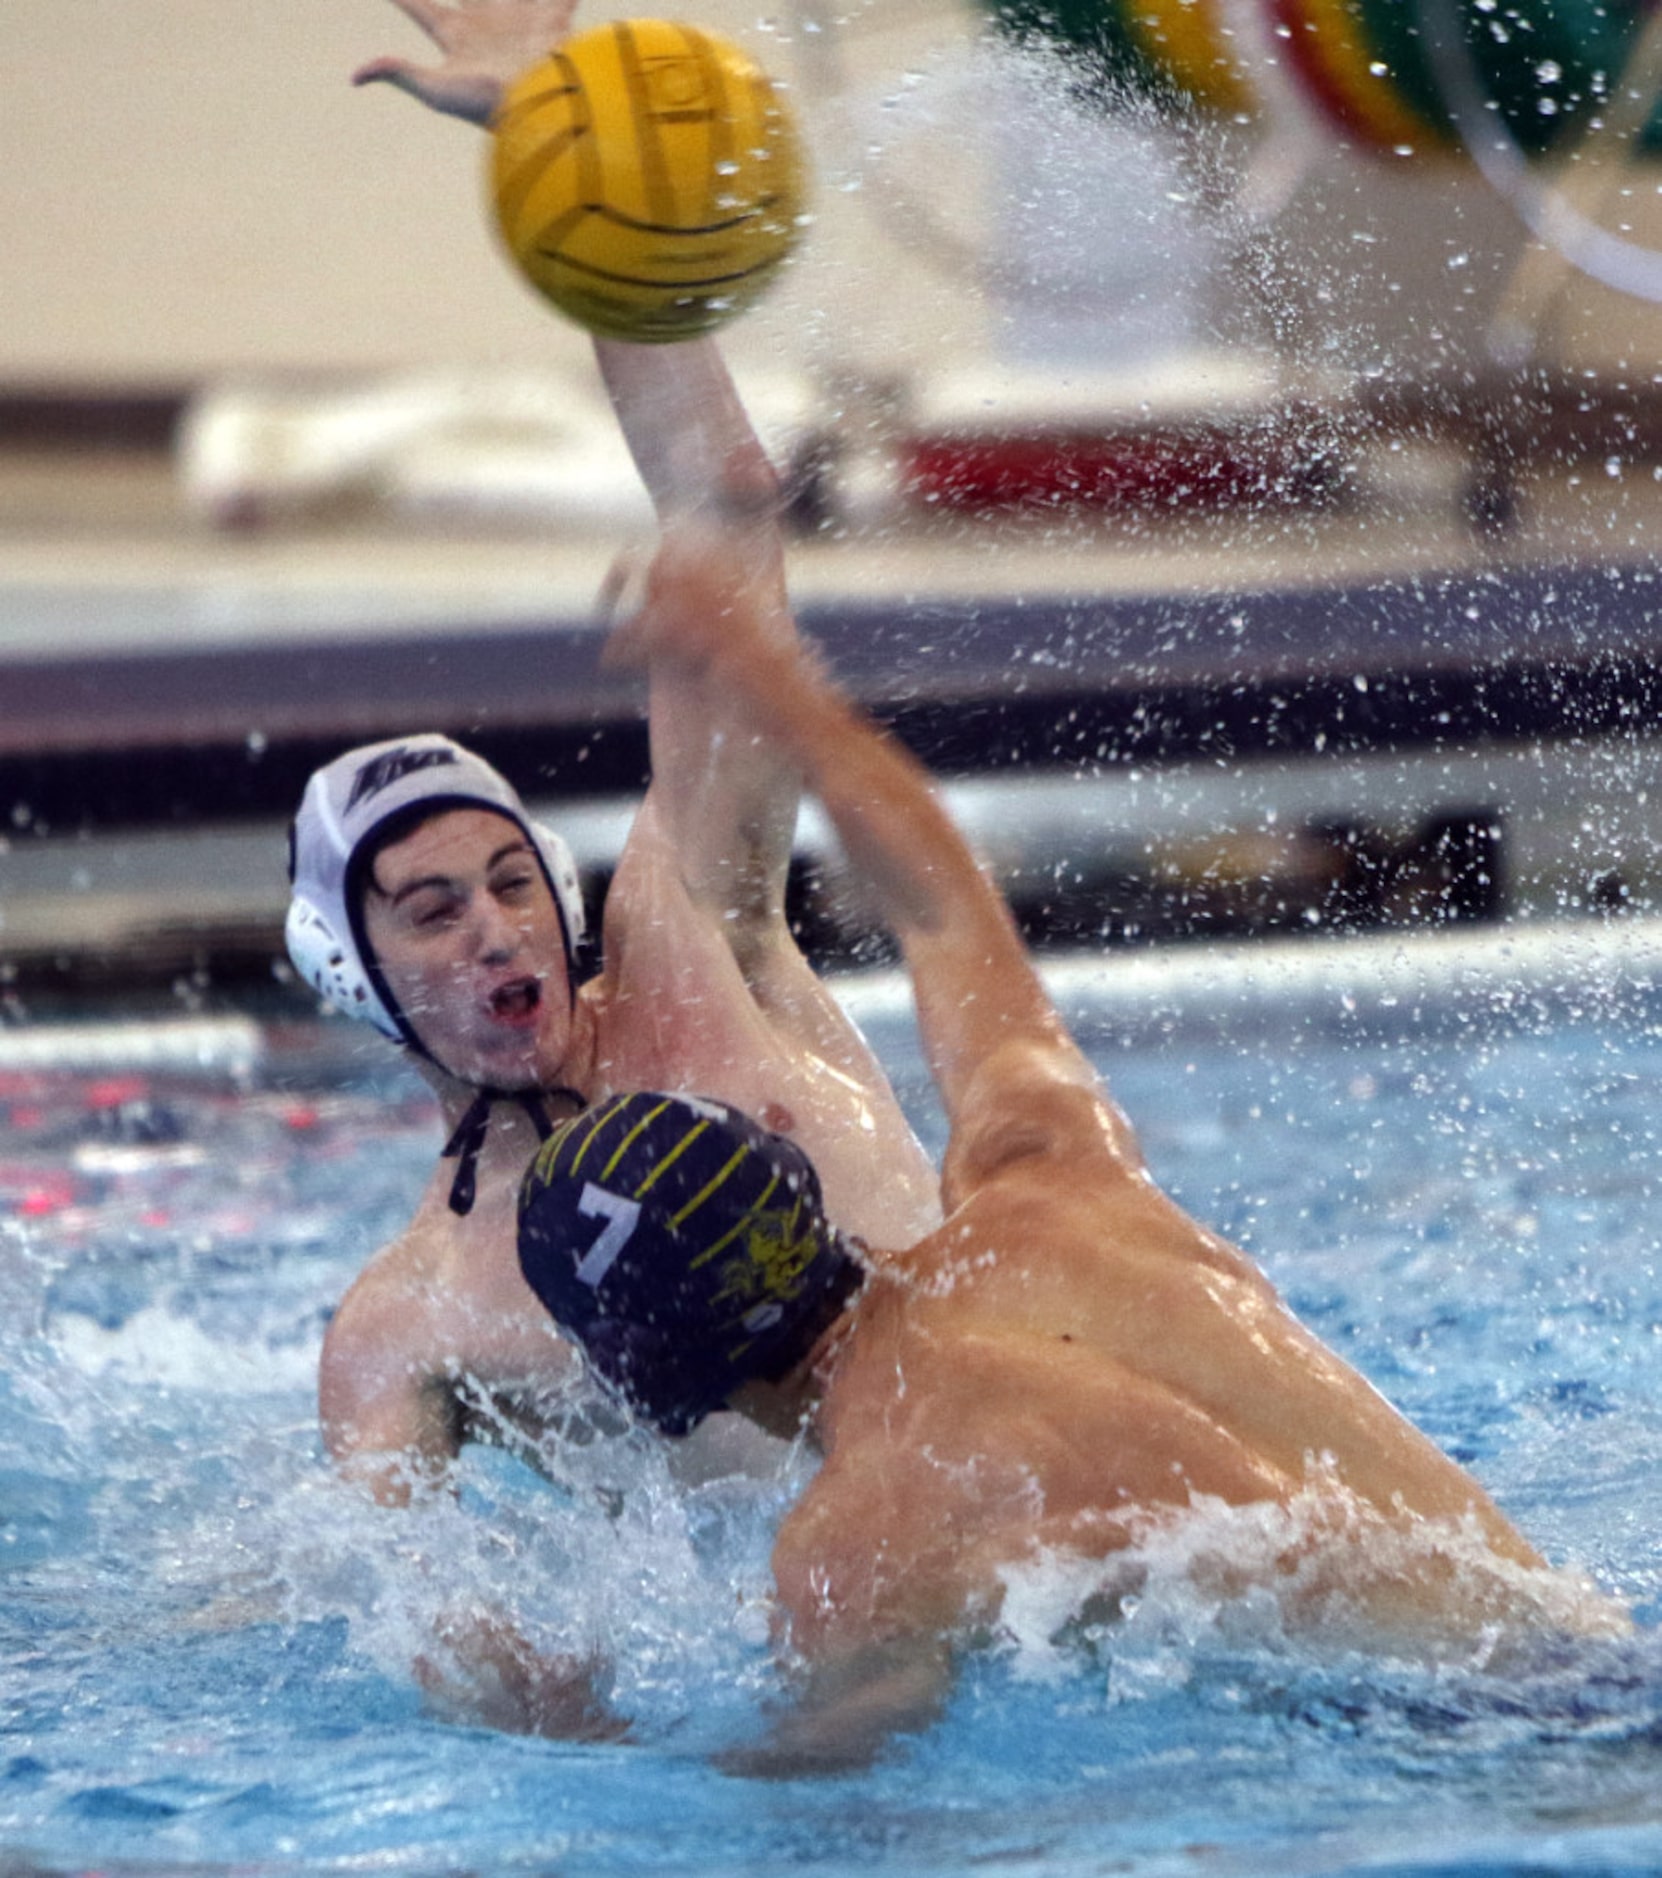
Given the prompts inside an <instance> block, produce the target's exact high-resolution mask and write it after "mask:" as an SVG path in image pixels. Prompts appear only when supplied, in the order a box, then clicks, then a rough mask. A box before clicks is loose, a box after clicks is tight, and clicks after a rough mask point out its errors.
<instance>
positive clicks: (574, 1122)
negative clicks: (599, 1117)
mask: <svg viewBox="0 0 1662 1878" xmlns="http://www.w3.org/2000/svg"><path fill="white" fill-rule="evenodd" d="M585 1119H586V1118H585V1117H583V1116H581V1115H572V1116H569V1117H568V1118H567V1119H566V1120H565V1121H563V1122H560V1123H558V1124H557V1125H556V1126H555V1129H554V1132H553V1133H552V1134H551V1135H550V1136H549V1137H548V1139H547V1140H546V1141H545V1142H544V1143H543V1144H542V1146H541V1147H540V1148H538V1150H537V1158H536V1159H535V1160H534V1161H533V1162H532V1163H531V1177H532V1179H533V1180H541V1181H550V1180H552V1179H553V1178H554V1177H555V1175H556V1174H558V1173H559V1171H560V1170H559V1168H558V1167H557V1166H556V1165H555V1163H556V1162H557V1161H558V1160H559V1158H560V1152H561V1150H562V1149H563V1148H564V1147H565V1145H566V1144H567V1142H569V1141H570V1139H571V1136H572V1131H573V1130H574V1129H575V1128H576V1127H577V1126H578V1124H579V1123H580V1122H582V1121H583V1120H585Z"/></svg>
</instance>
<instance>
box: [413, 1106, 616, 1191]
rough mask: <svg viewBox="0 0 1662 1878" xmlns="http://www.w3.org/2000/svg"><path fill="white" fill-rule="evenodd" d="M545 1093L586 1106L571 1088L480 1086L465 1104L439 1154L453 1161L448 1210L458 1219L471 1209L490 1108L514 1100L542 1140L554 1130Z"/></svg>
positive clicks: (488, 1123)
mask: <svg viewBox="0 0 1662 1878" xmlns="http://www.w3.org/2000/svg"><path fill="white" fill-rule="evenodd" d="M545 1096H569V1097H570V1098H571V1100H572V1101H574V1102H575V1103H576V1104H577V1106H578V1107H579V1108H580V1109H583V1108H587V1107H588V1104H587V1103H586V1102H585V1101H584V1100H583V1098H582V1097H581V1096H580V1095H579V1094H578V1093H577V1091H576V1090H575V1089H549V1090H546V1091H544V1090H529V1089H481V1090H480V1091H479V1093H478V1094H477V1095H476V1096H475V1097H474V1098H473V1100H472V1101H471V1102H470V1103H469V1104H468V1105H467V1111H466V1113H465V1114H464V1115H463V1116H462V1119H461V1120H460V1121H459V1122H458V1123H457V1124H456V1131H455V1133H454V1134H452V1135H451V1137H450V1139H449V1140H448V1141H447V1142H446V1143H445V1144H444V1148H443V1151H442V1152H441V1153H440V1155H439V1159H440V1160H443V1161H449V1160H454V1161H455V1163H456V1178H455V1179H454V1180H453V1181H451V1183H450V1210H451V1212H452V1213H454V1214H456V1215H457V1216H458V1218H465V1217H466V1216H467V1215H468V1214H469V1213H471V1212H472V1211H473V1200H474V1195H475V1194H476V1192H477V1191H478V1186H479V1155H480V1153H481V1151H482V1150H483V1148H484V1145H485V1137H486V1135H487V1134H489V1133H490V1125H491V1110H492V1109H493V1108H495V1107H496V1105H497V1103H498V1102H517V1103H518V1104H519V1106H520V1107H521V1108H522V1109H524V1111H525V1113H526V1114H527V1115H529V1116H530V1118H531V1126H532V1127H533V1128H535V1129H536V1131H537V1139H538V1140H539V1141H546V1140H547V1139H548V1137H549V1136H550V1135H551V1134H553V1132H554V1124H553V1123H552V1122H551V1121H550V1120H549V1119H548V1111H547V1109H546V1108H545V1107H544V1106H543V1103H544V1098H545Z"/></svg>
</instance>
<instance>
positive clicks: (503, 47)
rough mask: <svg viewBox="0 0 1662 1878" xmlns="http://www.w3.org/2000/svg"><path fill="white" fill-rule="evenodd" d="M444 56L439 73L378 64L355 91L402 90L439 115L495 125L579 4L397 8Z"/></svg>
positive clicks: (504, 0)
mask: <svg viewBox="0 0 1662 1878" xmlns="http://www.w3.org/2000/svg"><path fill="white" fill-rule="evenodd" d="M393 5H394V6H396V7H397V8H398V10H399V11H400V12H401V13H404V14H406V15H407V16H408V17H409V18H410V19H412V20H414V21H415V23H416V25H418V26H419V27H420V28H421V30H422V31H423V32H424V33H425V34H426V35H427V37H428V38H429V39H431V40H432V41H433V43H434V45H436V46H437V47H438V49H439V51H440V53H441V54H442V55H443V57H442V59H441V61H440V63H439V64H437V65H417V64H415V63H413V62H412V61H411V60H409V59H401V58H395V57H387V58H380V59H371V60H370V62H369V63H368V64H367V65H362V66H360V67H359V68H358V70H357V71H355V72H354V73H353V74H352V82H353V84H354V85H375V84H387V85H396V86H397V87H398V89H399V90H400V91H406V92H408V93H409V94H410V96H411V97H412V98H419V99H420V100H421V102H422V103H423V104H425V105H428V106H430V107H431V108H432V109H433V110H435V111H442V112H444V113H445V114H446V115H447V116H450V117H460V118H465V119H466V120H467V122H468V123H470V124H487V125H488V124H489V123H490V121H491V119H492V118H493V117H494V116H495V115H496V109H497V106H498V105H499V104H500V102H501V99H502V93H503V91H504V89H505V88H506V86H507V85H508V83H509V81H510V80H512V79H514V78H517V77H518V76H519V74H520V73H521V72H523V71H524V70H525V69H526V68H527V67H528V66H531V65H535V64H536V63H537V61H538V60H539V59H545V58H547V56H548V55H549V53H551V52H552V51H553V50H554V49H555V47H556V46H558V45H560V44H561V43H562V42H563V41H564V40H565V39H566V37H567V36H568V35H569V33H570V31H571V19H572V15H573V14H574V13H575V12H576V11H577V0H393Z"/></svg>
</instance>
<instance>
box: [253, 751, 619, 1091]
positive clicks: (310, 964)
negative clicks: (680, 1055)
mask: <svg viewBox="0 0 1662 1878" xmlns="http://www.w3.org/2000/svg"><path fill="white" fill-rule="evenodd" d="M468 808H478V809H490V810H493V811H494V812H495V813H496V814H498V815H501V816H504V817H505V818H506V819H507V820H508V821H510V822H512V823H513V824H514V825H515V827H517V828H518V829H519V830H520V831H521V833H523V834H524V836H525V838H526V840H527V841H529V842H530V844H531V846H532V848H533V850H534V851H535V853H536V856H537V859H538V860H539V862H540V863H541V865H542V870H543V873H544V874H545V875H546V876H547V879H548V885H549V890H550V891H551V892H552V894H553V896H554V905H555V908H556V910H557V911H558V913H559V916H560V931H561V934H562V935H563V937H564V940H565V952H566V972H567V976H568V979H569V981H570V984H571V986H572V990H573V994H574V995H575V991H576V984H577V948H578V946H579V945H580V944H581V943H582V939H583V896H582V891H581V888H580V887H579V884H578V879H577V866H576V863H575V862H574V861H573V860H572V857H571V850H570V849H569V848H568V847H567V846H566V844H565V843H564V842H563V841H562V840H561V839H560V837H559V836H558V835H556V834H555V833H554V832H553V830H552V829H549V828H545V827H544V826H543V825H542V824H541V823H540V822H534V821H532V820H531V818H530V816H529V815H528V814H527V813H526V811H525V804H524V803H523V802H522V801H521V800H520V798H519V793H518V791H517V790H515V789H514V787H513V785H512V784H511V783H509V781H508V780H507V778H506V777H505V776H502V775H500V774H499V773H498V772H497V771H496V770H494V769H492V768H491V766H490V764H489V763H487V762H485V761H484V759H483V758H482V757H477V756H475V755H473V753H472V752H471V751H469V750H464V749H463V748H462V746H461V745H460V744H459V743H452V742H451V740H450V739H449V738H448V737H441V736H437V735H432V734H428V735H423V736H418V737H395V738H393V739H392V740H391V741H389V742H387V743H372V744H365V745H362V746H361V747H360V748H358V749H356V750H348V751H347V752H346V754H345V755H344V756H339V757H336V758H335V760H334V762H332V763H326V764H325V765H324V766H323V768H322V769H319V770H314V771H313V772H312V776H311V780H310V781H309V782H308V783H307V784H306V793H305V794H304V795H303V796H302V797H301V800H300V808H299V812H298V813H297V814H296V815H295V818H294V824H293V827H292V828H291V829H290V831H289V883H290V885H291V887H292V889H293V895H292V898H291V899H290V901H289V911H288V919H287V922H286V923H285V926H284V935H283V936H284V938H285V940H286V941H287V944H288V952H289V957H290V958H291V959H292V960H293V961H294V967H295V970H296V971H298V972H299V973H300V975H301V977H302V978H304V979H305V980H306V982H307V983H308V984H310V985H311V986H313V987H314V988H315V989H316V990H317V991H318V992H320V993H321V994H322V996H323V997H324V998H325V999H327V1000H328V1002H329V1003H330V1004H332V1005H334V1006H335V1008H336V1009H337V1010H340V1011H344V1012H345V1013H346V1014H347V1016H349V1017H361V1018H365V1019H367V1020H368V1021H369V1022H370V1023H371V1024H373V1025H374V1026H375V1028H376V1029H377V1030H379V1031H380V1032H381V1033H382V1035H383V1036H387V1037H390V1038H392V1039H393V1041H394V1042H395V1043H404V1044H408V1045H409V1046H410V1047H411V1048H412V1049H415V1050H420V1051H422V1052H423V1054H425V1053H426V1046H425V1045H424V1044H423V1043H422V1041H421V1039H420V1037H418V1036H417V1035H416V1032H415V1028H414V1026H413V1025H412V1024H411V1023H410V1020H409V1019H408V1018H407V1017H406V1016H405V1015H404V1013H403V1012H402V1011H401V1010H399V1009H398V1007H397V1003H396V1001H395V1000H394V998H393V996H392V993H391V992H390V991H389V990H388V988H387V985H386V983H385V980H384V979H383V977H382V975H381V973H380V971H379V970H378V969H377V967H376V964H375V960H374V957H373V955H372V954H371V952H370V949H369V945H368V942H367V941H366V939H365V937H364V922H363V907H362V899H363V896H362V894H361V893H359V892H358V891H356V888H357V886H358V884H359V883H358V881H357V880H356V878H355V876H356V873H357V864H358V862H359V860H360V857H361V856H362V855H363V853H364V851H365V849H366V847H367V846H368V845H369V844H370V843H371V842H372V841H373V840H374V839H375V837H376V835H377V834H378V833H379V832H380V831H381V830H382V829H383V828H385V827H386V825H387V824H388V823H389V822H390V821H391V820H392V819H393V817H394V816H402V815H404V814H405V813H406V812H407V811H409V810H411V809H426V810H427V811H428V812H429V813H431V814H434V815H440V814H443V813H444V811H445V810H447V809H468Z"/></svg>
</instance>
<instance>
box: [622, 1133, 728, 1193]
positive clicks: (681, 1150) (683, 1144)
mask: <svg viewBox="0 0 1662 1878" xmlns="http://www.w3.org/2000/svg"><path fill="white" fill-rule="evenodd" d="M709 1126H710V1124H709V1122H708V1121H707V1120H703V1121H697V1122H694V1123H693V1125H692V1127H691V1128H689V1129H688V1130H687V1132H686V1133H685V1134H684V1135H683V1136H682V1137H681V1139H680V1140H679V1141H678V1142H676V1144H675V1146H674V1147H673V1148H671V1149H670V1151H669V1152H668V1154H666V1155H665V1156H664V1158H663V1159H662V1160H661V1161H660V1162H659V1163H658V1165H657V1166H656V1167H655V1168H653V1170H652V1172H651V1173H650V1174H648V1175H647V1177H646V1178H645V1180H643V1181H642V1182H641V1184H640V1185H639V1186H638V1187H637V1188H636V1189H635V1198H636V1199H637V1200H638V1199H639V1198H640V1197H641V1195H642V1194H644V1193H649V1192H650V1191H651V1190H652V1184H653V1182H654V1181H655V1180H657V1178H658V1176H659V1175H660V1174H663V1173H666V1172H667V1171H668V1170H669V1169H670V1168H672V1167H673V1166H674V1165H675V1163H676V1162H677V1161H678V1160H680V1158H681V1156H682V1155H683V1154H685V1153H686V1151H687V1150H688V1148H690V1147H691V1146H692V1144H693V1143H694V1142H695V1141H696V1140H697V1139H698V1137H699V1136H700V1135H701V1134H703V1133H704V1131H705V1130H706V1129H707V1128H708V1127H709Z"/></svg>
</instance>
